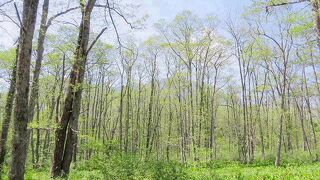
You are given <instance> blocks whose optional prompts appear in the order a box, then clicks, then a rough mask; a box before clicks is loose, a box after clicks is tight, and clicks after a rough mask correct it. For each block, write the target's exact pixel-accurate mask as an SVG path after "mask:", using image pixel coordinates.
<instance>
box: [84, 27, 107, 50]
mask: <svg viewBox="0 0 320 180" xmlns="http://www.w3.org/2000/svg"><path fill="white" fill-rule="evenodd" d="M107 29H108V27H104V28H103V29H102V30H101V31H100V33H99V34H98V35H97V37H96V38H95V39H94V40H93V42H92V43H91V45H90V46H89V48H88V50H87V51H86V54H88V53H89V52H90V50H91V49H92V47H93V46H94V45H95V44H96V42H97V41H98V40H99V38H100V37H101V36H102V34H103V33H104V31H106V30H107Z"/></svg>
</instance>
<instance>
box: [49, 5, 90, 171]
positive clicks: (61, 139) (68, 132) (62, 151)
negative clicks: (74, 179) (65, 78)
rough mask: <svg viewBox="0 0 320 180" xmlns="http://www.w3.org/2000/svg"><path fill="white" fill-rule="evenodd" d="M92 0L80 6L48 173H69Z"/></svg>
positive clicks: (75, 135) (76, 127)
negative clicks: (68, 76) (67, 82)
mask: <svg viewBox="0 0 320 180" xmlns="http://www.w3.org/2000/svg"><path fill="white" fill-rule="evenodd" d="M95 2H96V0H89V1H87V4H86V5H85V4H81V5H82V20H81V24H80V30H79V36H78V44H77V48H76V52H75V60H76V61H75V63H74V64H73V67H72V70H71V73H70V80H69V87H68V93H67V96H66V99H65V103H64V109H63V114H62V117H61V120H60V123H59V124H60V125H59V127H58V128H57V130H56V140H55V150H54V160H53V166H52V176H53V177H58V176H61V175H67V174H68V173H69V169H70V164H71V161H72V156H73V152H74V150H73V149H74V148H75V146H76V140H77V133H78V118H79V113H80V105H81V93H82V87H81V86H82V83H83V79H84V74H85V68H86V63H87V55H88V52H87V51H88V42H89V34H90V21H91V17H90V16H91V12H92V10H93V7H94V4H95Z"/></svg>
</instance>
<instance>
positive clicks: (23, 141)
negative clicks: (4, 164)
mask: <svg viewBox="0 0 320 180" xmlns="http://www.w3.org/2000/svg"><path fill="white" fill-rule="evenodd" d="M38 3H39V0H25V1H24V2H23V15H22V27H21V30H20V39H19V43H20V44H19V48H20V49H19V55H18V62H17V81H16V98H15V108H14V115H15V117H14V131H13V134H14V137H13V146H12V161H11V169H10V175H9V178H10V179H15V180H16V179H24V173H25V163H26V159H27V151H28V141H29V134H28V130H27V126H28V96H29V81H30V62H31V52H32V39H33V35H34V29H35V23H36V18H37V8H38Z"/></svg>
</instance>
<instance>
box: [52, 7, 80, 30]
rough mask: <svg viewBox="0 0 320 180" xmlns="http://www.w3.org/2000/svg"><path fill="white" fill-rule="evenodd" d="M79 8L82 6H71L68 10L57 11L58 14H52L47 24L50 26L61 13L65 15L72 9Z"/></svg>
mask: <svg viewBox="0 0 320 180" xmlns="http://www.w3.org/2000/svg"><path fill="white" fill-rule="evenodd" d="M78 8H80V6H77V7H73V8H70V9H67V10H65V11H62V12H59V13H57V14H56V15H54V16H52V17H51V18H50V19H49V20H48V23H47V25H46V26H47V27H49V26H50V25H51V24H52V21H53V20H54V19H55V18H57V17H59V16H61V15H64V14H66V13H68V12H70V11H73V10H76V9H78Z"/></svg>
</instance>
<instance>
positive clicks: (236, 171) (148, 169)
mask: <svg viewBox="0 0 320 180" xmlns="http://www.w3.org/2000/svg"><path fill="white" fill-rule="evenodd" d="M273 163H274V161H273V160H266V161H256V162H254V163H251V164H246V165H244V164H241V163H239V162H236V161H214V162H199V163H187V164H182V163H179V162H175V161H170V162H168V161H156V160H150V161H147V162H146V161H145V160H141V159H139V158H137V157H135V156H122V157H120V156H114V157H102V156H99V157H94V158H92V159H91V160H88V161H82V162H80V163H78V164H77V166H76V167H75V166H74V167H72V171H71V173H70V175H69V177H68V178H67V179H71V180H81V179H84V180H87V179H88V180H95V179H97V180H98V179H99V180H100V179H101V180H105V179H106V180H109V179H110V180H113V179H115V180H122V179H123V180H127V179H129V180H130V179H132V180H135V179H137V180H139V179H141V180H143V179H146V180H147V179H150V180H151V179H157V180H171V179H172V180H174V179H176V180H189V179H191V180H193V179H194V180H206V179H208V180H210V179H213V180H214V179H218V180H219V179H221V180H224V179H245V180H247V179H249V180H250V179H252V180H255V179H297V180H300V179H319V178H320V163H318V162H317V163H315V162H304V161H284V162H283V166H281V167H275V166H274V164H273ZM6 171H7V170H6ZM4 179H7V177H5V178H4ZM26 179H30V180H46V179H50V168H49V167H47V168H42V169H32V168H28V170H27V173H26Z"/></svg>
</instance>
